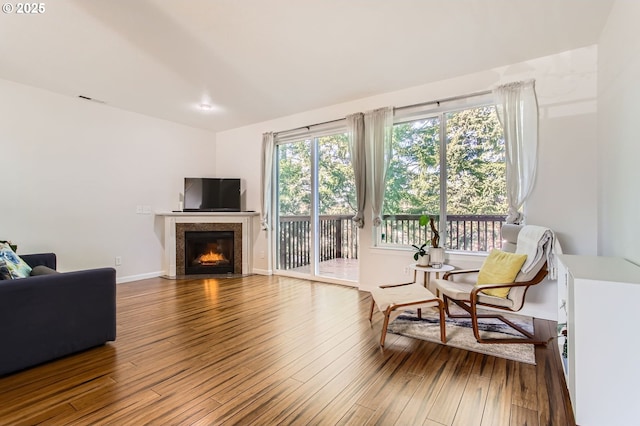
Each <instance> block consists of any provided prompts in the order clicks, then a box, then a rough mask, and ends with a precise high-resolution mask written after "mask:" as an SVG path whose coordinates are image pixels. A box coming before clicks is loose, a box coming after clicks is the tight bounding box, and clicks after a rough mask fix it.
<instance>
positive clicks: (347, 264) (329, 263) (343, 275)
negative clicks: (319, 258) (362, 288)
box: [291, 259, 359, 282]
mask: <svg viewBox="0 0 640 426" xmlns="http://www.w3.org/2000/svg"><path fill="white" fill-rule="evenodd" d="M291 271H294V272H300V273H303V274H310V273H311V265H306V266H300V267H297V268H293V269H291ZM358 274H359V263H358V259H331V260H325V261H324V262H320V264H319V265H318V275H321V276H323V277H327V278H334V279H337V280H345V281H353V282H358Z"/></svg>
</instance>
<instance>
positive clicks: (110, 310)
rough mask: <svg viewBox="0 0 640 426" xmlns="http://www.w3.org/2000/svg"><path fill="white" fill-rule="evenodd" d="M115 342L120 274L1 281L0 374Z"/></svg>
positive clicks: (110, 271) (81, 273)
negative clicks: (117, 284)
mask: <svg viewBox="0 0 640 426" xmlns="http://www.w3.org/2000/svg"><path fill="white" fill-rule="evenodd" d="M115 338H116V271H115V269H113V268H100V269H90V270H84V271H74V272H64V273H59V274H51V275H39V276H35V277H29V278H22V279H17V280H5V281H0V341H2V347H3V350H0V376H1V375H3V374H7V373H10V372H13V371H17V370H20V369H23V368H26V367H30V366H32V365H36V364H39V363H42V362H45V361H49V360H52V359H55V358H59V357H61V356H64V355H68V354H71V353H74V352H78V351H81V350H84V349H88V348H90V347H93V346H98V345H102V344H104V343H105V342H107V341H111V340H115Z"/></svg>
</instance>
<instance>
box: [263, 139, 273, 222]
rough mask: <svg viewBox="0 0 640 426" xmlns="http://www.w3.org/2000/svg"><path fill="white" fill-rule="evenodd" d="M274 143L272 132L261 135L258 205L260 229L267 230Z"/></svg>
mask: <svg viewBox="0 0 640 426" xmlns="http://www.w3.org/2000/svg"><path fill="white" fill-rule="evenodd" d="M274 150H275V142H274V137H273V132H268V133H263V134H262V167H261V170H260V172H261V173H260V179H261V183H262V192H261V193H260V204H261V207H262V215H261V217H260V222H261V227H262V229H269V220H270V218H269V212H270V211H271V181H272V176H273V152H274Z"/></svg>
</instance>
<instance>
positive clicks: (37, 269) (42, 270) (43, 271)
mask: <svg viewBox="0 0 640 426" xmlns="http://www.w3.org/2000/svg"><path fill="white" fill-rule="evenodd" d="M51 274H59V272H58V271H56V270H55V269H51V268H49V267H48V266H44V265H38V266H34V267H33V269H32V270H31V276H32V277H36V276H38V275H51Z"/></svg>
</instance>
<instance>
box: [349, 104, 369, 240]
mask: <svg viewBox="0 0 640 426" xmlns="http://www.w3.org/2000/svg"><path fill="white" fill-rule="evenodd" d="M347 136H348V138H349V154H350V155H351V167H353V175H354V178H355V184H356V203H357V208H358V211H357V212H356V215H355V216H354V217H353V221H354V222H355V223H356V225H357V226H358V228H362V227H363V226H364V203H365V199H366V191H367V186H366V185H367V176H366V173H367V170H366V167H365V156H366V152H365V143H364V114H362V113H361V112H359V113H357V114H351V115H348V116H347Z"/></svg>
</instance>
